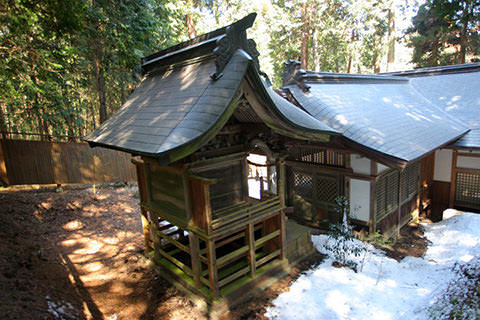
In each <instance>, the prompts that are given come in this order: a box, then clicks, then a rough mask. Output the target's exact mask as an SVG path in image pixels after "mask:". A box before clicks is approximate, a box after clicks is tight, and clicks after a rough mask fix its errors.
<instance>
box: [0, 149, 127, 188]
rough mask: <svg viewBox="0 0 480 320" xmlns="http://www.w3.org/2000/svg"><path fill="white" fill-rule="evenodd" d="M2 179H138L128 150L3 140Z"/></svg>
mask: <svg viewBox="0 0 480 320" xmlns="http://www.w3.org/2000/svg"><path fill="white" fill-rule="evenodd" d="M0 143H1V147H0V183H2V184H4V185H19V184H66V183H88V184H93V183H103V182H133V181H136V171H135V166H134V165H133V164H132V163H131V162H130V159H131V156H130V154H128V153H124V152H119V151H113V150H109V149H104V148H98V147H97V148H90V147H89V146H88V144H87V143H63V142H47V141H26V140H0Z"/></svg>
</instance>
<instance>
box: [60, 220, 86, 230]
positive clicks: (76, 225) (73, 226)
mask: <svg viewBox="0 0 480 320" xmlns="http://www.w3.org/2000/svg"><path fill="white" fill-rule="evenodd" d="M81 228H83V223H82V222H81V221H79V220H72V221H70V222H67V223H65V224H64V225H63V229H65V230H67V231H74V230H78V229H81Z"/></svg>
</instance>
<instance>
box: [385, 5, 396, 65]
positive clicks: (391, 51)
mask: <svg viewBox="0 0 480 320" xmlns="http://www.w3.org/2000/svg"><path fill="white" fill-rule="evenodd" d="M394 64H395V11H394V9H393V2H392V8H390V10H389V11H388V52H387V70H386V71H387V72H388V71H390V70H391V67H392V66H393V65H394Z"/></svg>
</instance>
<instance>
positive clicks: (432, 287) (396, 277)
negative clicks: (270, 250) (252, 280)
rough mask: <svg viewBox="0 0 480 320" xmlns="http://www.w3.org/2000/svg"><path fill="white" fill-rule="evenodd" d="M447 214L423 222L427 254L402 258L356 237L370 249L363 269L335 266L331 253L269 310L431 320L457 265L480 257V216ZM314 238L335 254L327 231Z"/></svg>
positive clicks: (275, 314) (303, 315)
mask: <svg viewBox="0 0 480 320" xmlns="http://www.w3.org/2000/svg"><path fill="white" fill-rule="evenodd" d="M446 213H447V215H448V218H447V219H446V220H444V221H441V222H439V223H436V224H431V225H425V226H424V228H425V236H426V237H427V239H428V240H429V241H431V242H432V243H431V244H430V245H429V247H428V250H427V252H426V254H425V256H424V257H423V258H413V257H406V258H404V259H403V260H402V261H401V262H397V261H396V260H394V259H391V258H388V257H386V256H385V255H384V254H383V253H382V252H381V251H380V250H377V249H375V248H374V247H373V246H371V245H367V244H364V243H362V242H360V241H357V240H355V241H356V245H359V246H365V247H366V248H367V251H366V254H362V255H361V256H360V257H357V258H355V261H357V262H358V264H359V272H358V273H355V272H354V271H352V270H350V269H348V268H335V267H332V265H331V264H332V262H333V260H332V259H331V258H328V259H326V260H325V261H324V262H323V263H322V264H320V265H319V266H317V267H316V268H313V269H312V270H309V271H307V272H306V273H305V274H304V275H302V276H301V277H300V278H298V279H297V280H296V281H295V282H294V283H293V284H292V286H291V288H290V291H289V292H286V293H283V294H281V295H280V296H278V297H277V298H276V299H275V300H274V301H273V306H272V307H270V308H268V309H267V312H266V314H265V315H266V316H267V317H269V318H271V319H289V320H290V319H379V320H380V319H381V320H389V319H392V320H400V319H417V320H422V319H428V317H429V316H428V310H427V308H428V306H429V305H432V304H434V303H435V302H436V301H438V300H439V299H440V297H441V296H442V295H444V293H445V290H446V288H447V285H448V283H449V281H451V280H452V279H453V278H454V276H455V273H454V272H453V271H452V268H454V265H455V266H457V265H458V264H460V265H461V264H466V263H468V262H469V261H471V260H472V259H473V258H474V257H475V256H477V257H478V256H480V215H478V214H474V213H464V214H461V215H455V214H451V213H452V211H447V212H446ZM312 240H313V242H314V245H315V246H316V248H317V250H318V251H320V252H321V253H325V254H329V253H330V255H331V252H328V250H327V249H326V247H328V246H326V244H327V242H328V241H331V240H329V239H328V237H327V236H326V235H319V236H312ZM475 260H476V261H478V259H475ZM456 263H457V264H456Z"/></svg>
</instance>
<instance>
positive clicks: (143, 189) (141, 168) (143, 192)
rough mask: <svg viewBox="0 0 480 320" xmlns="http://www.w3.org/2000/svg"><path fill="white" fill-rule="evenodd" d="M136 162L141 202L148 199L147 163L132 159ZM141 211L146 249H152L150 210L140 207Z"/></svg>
mask: <svg viewBox="0 0 480 320" xmlns="http://www.w3.org/2000/svg"><path fill="white" fill-rule="evenodd" d="M132 162H133V163H134V164H135V167H136V169H137V181H138V193H139V196H140V202H146V201H148V191H147V182H146V178H145V164H144V163H143V162H141V161H137V160H132ZM140 211H141V213H142V228H143V236H144V242H145V250H146V251H147V252H148V251H151V250H153V248H152V240H153V239H152V237H151V234H150V223H149V221H148V212H147V211H146V210H145V209H144V208H143V207H140Z"/></svg>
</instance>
